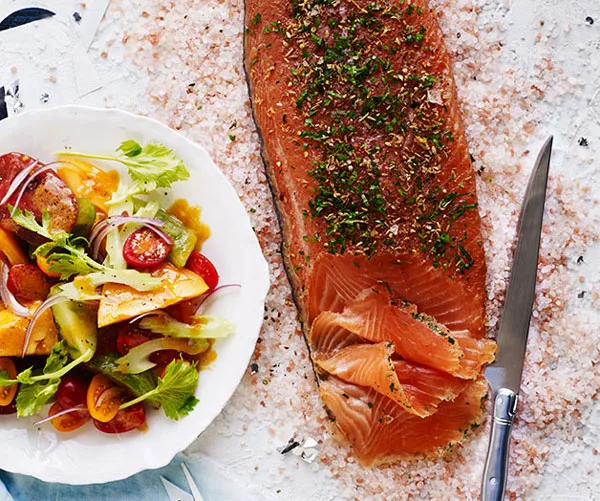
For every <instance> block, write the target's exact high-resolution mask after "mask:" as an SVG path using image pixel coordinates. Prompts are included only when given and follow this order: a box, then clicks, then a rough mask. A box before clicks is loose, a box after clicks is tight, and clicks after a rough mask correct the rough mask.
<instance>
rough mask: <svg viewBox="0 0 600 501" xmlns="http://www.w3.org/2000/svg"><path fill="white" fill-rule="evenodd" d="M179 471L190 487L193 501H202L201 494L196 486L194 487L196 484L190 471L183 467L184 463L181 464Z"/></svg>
mask: <svg viewBox="0 0 600 501" xmlns="http://www.w3.org/2000/svg"><path fill="white" fill-rule="evenodd" d="M181 469H182V470H183V474H184V475H185V479H186V480H187V483H188V485H189V487H190V491H191V493H192V496H194V501H204V499H203V498H202V494H200V491H199V490H198V486H197V485H196V482H194V479H193V477H192V474H191V473H190V470H188V467H187V466H186V465H185V463H181Z"/></svg>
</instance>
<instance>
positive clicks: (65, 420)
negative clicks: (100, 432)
mask: <svg viewBox="0 0 600 501" xmlns="http://www.w3.org/2000/svg"><path fill="white" fill-rule="evenodd" d="M62 410H63V407H62V406H61V405H60V404H59V403H58V402H55V403H54V404H52V407H50V410H49V411H48V416H53V415H54V414H58V413H59V412H60V411H62ZM89 419H90V415H89V413H88V412H87V411H86V410H80V411H72V412H69V413H68V414H63V415H62V416H58V417H56V418H54V419H52V420H50V422H51V423H52V426H54V428H56V429H57V430H58V431H63V432H66V431H74V430H76V429H78V428H81V427H82V426H83V425H84V424H85V423H87V422H88V421H89Z"/></svg>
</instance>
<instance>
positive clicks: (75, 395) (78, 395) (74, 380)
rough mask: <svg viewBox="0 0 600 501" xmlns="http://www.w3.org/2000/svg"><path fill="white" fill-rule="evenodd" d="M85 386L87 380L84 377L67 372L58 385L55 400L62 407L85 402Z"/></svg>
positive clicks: (86, 386)
mask: <svg viewBox="0 0 600 501" xmlns="http://www.w3.org/2000/svg"><path fill="white" fill-rule="evenodd" d="M87 388H88V382H87V381H86V380H85V379H84V378H82V377H81V376H77V375H75V374H67V375H66V376H64V377H63V378H62V379H61V381H60V384H59V385H58V390H56V401H57V402H58V404H59V405H60V406H61V407H62V408H63V409H69V408H70V407H75V406H76V405H81V404H85V403H86V398H87Z"/></svg>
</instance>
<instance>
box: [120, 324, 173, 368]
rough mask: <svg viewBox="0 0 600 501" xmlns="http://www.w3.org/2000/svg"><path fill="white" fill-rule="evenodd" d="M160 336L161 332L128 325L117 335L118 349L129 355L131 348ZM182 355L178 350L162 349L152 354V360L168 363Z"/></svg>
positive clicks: (158, 362) (121, 352)
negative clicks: (156, 332)
mask: <svg viewBox="0 0 600 501" xmlns="http://www.w3.org/2000/svg"><path fill="white" fill-rule="evenodd" d="M159 337H161V336H160V335H159V334H155V333H153V332H150V331H147V330H144V329H138V328H137V327H134V326H131V325H126V326H124V327H123V328H122V329H121V330H120V331H119V335H118V336H117V351H118V352H119V353H120V354H121V355H127V353H129V350H131V348H135V347H136V346H139V345H141V344H144V343H145V342H147V341H150V340H151V339H157V338H159ZM180 355H181V353H180V352H178V351H177V350H160V351H156V352H154V353H152V354H151V355H150V361H152V362H154V363H155V364H159V365H160V364H168V363H169V362H171V361H172V360H176V359H177V358H179V356H180Z"/></svg>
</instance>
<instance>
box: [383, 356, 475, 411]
mask: <svg viewBox="0 0 600 501" xmlns="http://www.w3.org/2000/svg"><path fill="white" fill-rule="evenodd" d="M394 369H395V371H396V377H397V378H398V381H399V382H400V384H401V385H402V389H403V390H404V393H406V396H407V398H408V400H409V402H410V403H411V404H412V405H413V407H414V408H415V410H416V411H418V412H420V413H421V415H425V413H426V415H429V414H433V412H434V411H435V410H436V408H437V406H438V405H439V404H440V403H441V402H445V401H452V400H454V399H455V398H456V397H457V396H458V395H459V394H460V393H462V392H463V391H464V390H465V388H466V387H467V386H468V385H469V381H468V380H465V379H460V378H457V377H454V376H451V375H450V374H446V373H445V372H441V371H437V370H435V369H432V368H431V367H426V366H424V365H419V364H415V363H412V362H407V361H406V360H394ZM415 414H416V412H415Z"/></svg>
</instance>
